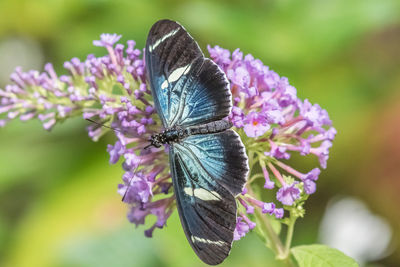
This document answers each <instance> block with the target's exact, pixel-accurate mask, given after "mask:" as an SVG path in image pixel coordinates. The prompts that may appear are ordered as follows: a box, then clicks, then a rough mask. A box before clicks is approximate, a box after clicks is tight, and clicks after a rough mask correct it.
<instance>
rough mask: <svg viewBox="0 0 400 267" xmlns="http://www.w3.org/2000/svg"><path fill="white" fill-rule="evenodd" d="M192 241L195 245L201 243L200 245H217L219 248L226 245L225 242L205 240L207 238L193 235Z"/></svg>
mask: <svg viewBox="0 0 400 267" xmlns="http://www.w3.org/2000/svg"><path fill="white" fill-rule="evenodd" d="M191 239H192V242H193V243H196V242H200V243H205V244H213V245H217V246H223V245H225V242H224V241H214V240H210V239H205V238H201V237H198V236H194V235H192V237H191Z"/></svg>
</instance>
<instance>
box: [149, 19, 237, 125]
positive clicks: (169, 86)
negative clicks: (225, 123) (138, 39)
mask: <svg viewBox="0 0 400 267" xmlns="http://www.w3.org/2000/svg"><path fill="white" fill-rule="evenodd" d="M145 58H146V68H147V73H148V79H149V83H150V87H151V90H152V94H153V97H154V102H155V106H156V109H157V112H158V114H159V115H160V117H161V120H162V121H163V124H164V127H167V128H169V127H172V126H175V125H185V126H187V125H196V124H200V123H205V122H209V121H215V120H219V119H221V118H224V117H226V116H228V114H229V112H230V108H231V93H230V90H229V88H228V82H227V79H226V77H225V74H224V73H223V72H222V71H221V69H220V68H219V67H218V66H217V65H216V64H215V63H213V62H212V61H211V60H209V59H205V58H204V55H203V53H202V52H201V50H200V48H199V46H198V45H197V43H196V42H195V41H194V40H193V38H192V37H191V36H190V35H189V33H188V32H187V31H186V30H185V29H184V28H183V27H182V26H181V25H179V24H178V23H176V22H174V21H169V20H161V21H159V22H157V23H156V24H154V26H153V27H152V28H151V30H150V33H149V36H148V38H147V43H146V51H145Z"/></svg>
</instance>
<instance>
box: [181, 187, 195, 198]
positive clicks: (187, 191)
mask: <svg viewBox="0 0 400 267" xmlns="http://www.w3.org/2000/svg"><path fill="white" fill-rule="evenodd" d="M183 192H185V194H186V195H189V196H193V188H191V187H185V188H183Z"/></svg>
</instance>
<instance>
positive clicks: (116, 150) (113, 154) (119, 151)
mask: <svg viewBox="0 0 400 267" xmlns="http://www.w3.org/2000/svg"><path fill="white" fill-rule="evenodd" d="M107 152H108V153H110V164H115V163H117V162H118V160H119V158H120V157H121V155H123V154H124V152H125V147H124V146H123V145H122V144H121V142H120V141H117V142H115V145H114V146H112V145H108V147H107Z"/></svg>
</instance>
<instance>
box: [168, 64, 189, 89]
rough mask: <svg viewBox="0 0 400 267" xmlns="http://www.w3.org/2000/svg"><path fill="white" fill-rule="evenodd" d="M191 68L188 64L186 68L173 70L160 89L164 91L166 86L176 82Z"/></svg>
mask: <svg viewBox="0 0 400 267" xmlns="http://www.w3.org/2000/svg"><path fill="white" fill-rule="evenodd" d="M191 67H192V64H188V65H186V66H183V67H180V68H177V69H176V70H174V71H173V72H172V73H171V74H170V75H169V77H168V78H167V79H166V80H165V81H164V82H163V83H162V84H161V89H166V88H168V85H169V84H170V83H173V82H175V81H177V80H178V79H179V78H180V77H181V76H182V75H184V74H187V73H188V72H189V71H190V68H191Z"/></svg>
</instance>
